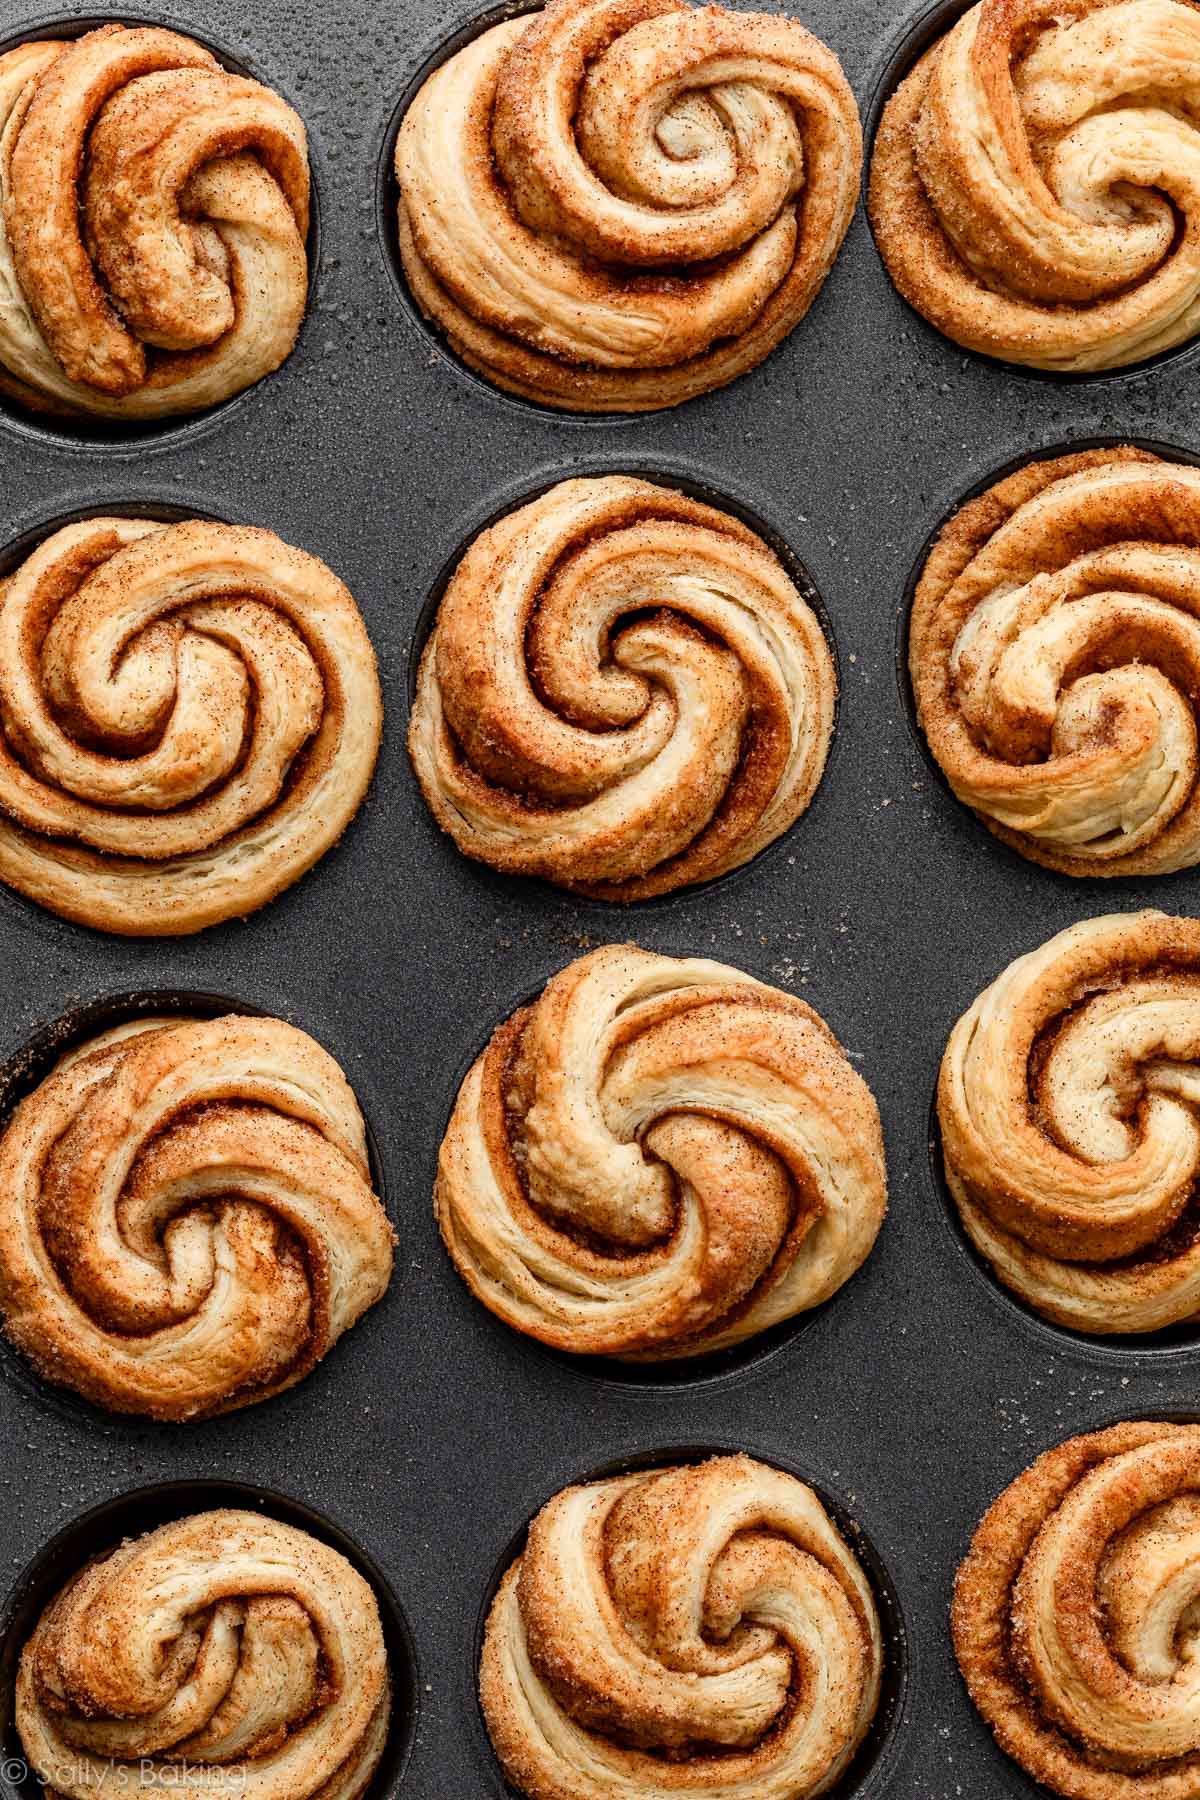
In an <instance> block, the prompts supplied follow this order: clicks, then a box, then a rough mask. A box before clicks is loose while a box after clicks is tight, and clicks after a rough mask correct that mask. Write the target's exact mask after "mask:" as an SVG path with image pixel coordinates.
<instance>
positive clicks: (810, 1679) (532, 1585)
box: [480, 1456, 883, 1800]
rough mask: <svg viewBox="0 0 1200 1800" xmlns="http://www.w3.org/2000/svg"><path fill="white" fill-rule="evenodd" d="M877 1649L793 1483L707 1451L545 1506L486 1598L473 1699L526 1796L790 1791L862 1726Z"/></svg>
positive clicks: (848, 1574) (856, 1741)
mask: <svg viewBox="0 0 1200 1800" xmlns="http://www.w3.org/2000/svg"><path fill="white" fill-rule="evenodd" d="M882 1662H883V1655H882V1646H881V1638H880V1628H879V1620H878V1616H877V1613H876V1609H875V1601H874V1598H873V1596H872V1593H871V1590H870V1587H869V1586H868V1584H867V1581H866V1578H865V1576H864V1575H863V1572H862V1569H861V1568H860V1566H859V1564H858V1562H857V1560H856V1558H855V1557H854V1556H853V1555H852V1554H851V1552H850V1551H849V1549H848V1548H847V1547H846V1544H845V1543H844V1542H843V1540H842V1538H841V1537H840V1536H839V1534H838V1532H837V1531H836V1530H835V1528H834V1526H833V1525H832V1524H831V1522H830V1520H829V1517H828V1515H827V1514H826V1512H825V1510H824V1508H823V1507H822V1505H821V1502H820V1501H819V1500H818V1498H817V1496H816V1495H815V1494H814V1493H813V1492H812V1490H811V1488H807V1487H805V1486H804V1484H803V1483H802V1482H800V1481H797V1480H796V1479H795V1477H794V1476H791V1475H785V1474H782V1473H781V1472H780V1471H779V1470H777V1469H771V1468H767V1467H765V1466H764V1465H763V1464H762V1463H757V1462H752V1461H751V1460H750V1458H749V1457H748V1456H723V1457H719V1458H717V1459H715V1460H714V1461H712V1462H707V1463H703V1464H701V1465H699V1466H697V1467H685V1468H670V1469H652V1470H649V1471H642V1472H641V1473H639V1474H635V1475H625V1476H619V1477H617V1478H616V1479H615V1480H609V1481H600V1482H596V1483H594V1484H592V1485H590V1486H588V1487H576V1488H568V1489H566V1490H565V1491H564V1492H563V1493H561V1494H558V1495H557V1496H556V1497H555V1498H554V1499H553V1500H551V1501H550V1503H549V1505H548V1506H545V1507H544V1508H543V1509H542V1511H541V1512H540V1513H539V1514H538V1516H537V1518H536V1519H535V1520H534V1522H533V1524H532V1525H531V1527H530V1530H529V1537H528V1541H527V1543H526V1546H525V1549H524V1552H523V1553H522V1555H521V1557H520V1560H519V1561H518V1562H516V1563H514V1565H513V1567H512V1568H511V1569H509V1571H508V1573H507V1574H506V1575H505V1577H504V1579H503V1581H502V1582H501V1584H500V1589H499V1592H498V1593H497V1595H496V1599H495V1601H494V1603H493V1605H492V1610H491V1613H490V1615H489V1618H488V1623H487V1630H486V1633H485V1636H484V1644H483V1656H482V1661H481V1667H480V1695H481V1698H482V1701H483V1709H484V1715H485V1717H486V1720H487V1726H488V1731H489V1733H490V1735H491V1739H492V1743H493V1745H494V1747H495V1750H496V1754H497V1755H498V1757H499V1758H500V1761H501V1763H502V1764H503V1766H504V1769H505V1772H506V1774H507V1775H508V1777H509V1779H510V1781H512V1782H513V1784H514V1785H515V1786H516V1787H517V1788H518V1789H519V1790H520V1791H521V1793H522V1794H525V1795H527V1796H528V1800H612V1797H613V1796H614V1795H617V1794H620V1795H626V1796H628V1797H629V1800H672V1797H673V1796H678V1795H680V1794H694V1795H710V1796H712V1800H808V1797H809V1796H813V1795H817V1794H824V1793H827V1792H828V1790H829V1789H830V1787H832V1786H833V1784H834V1783H835V1782H836V1781H837V1780H838V1778H839V1777H840V1776H841V1775H842V1773H843V1772H844V1771H845V1769H846V1768H847V1766H848V1765H849V1763H850V1761H851V1760H852V1758H853V1756H854V1753H855V1751H856V1750H857V1749H858V1747H859V1745H860V1744H861V1743H862V1741H863V1738H864V1737H865V1736H866V1733H867V1730H868V1728H869V1727H870V1724H871V1721H872V1718H873V1717H874V1715H875V1711H876V1708H877V1707H878V1704H879V1692H880V1676H881V1669H882Z"/></svg>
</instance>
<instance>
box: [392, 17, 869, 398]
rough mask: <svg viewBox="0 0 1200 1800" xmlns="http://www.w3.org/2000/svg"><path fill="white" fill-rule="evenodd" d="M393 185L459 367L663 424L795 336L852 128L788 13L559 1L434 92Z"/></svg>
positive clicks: (437, 81)
mask: <svg viewBox="0 0 1200 1800" xmlns="http://www.w3.org/2000/svg"><path fill="white" fill-rule="evenodd" d="M396 175H397V179H398V181H399V184H400V251H401V257H402V260H403V264H404V269H405V272H406V275H407V278H408V283H409V287H410V289H411V291H412V294H413V297H414V298H415V300H416V302H417V304H418V306H419V307H420V309H421V311H422V312H423V313H424V314H425V316H426V318H428V319H429V320H430V321H431V322H432V323H433V324H434V325H436V326H437V327H439V328H440V329H441V330H442V331H444V332H445V333H446V335H447V337H448V338H449V341H450V343H451V345H452V346H453V348H454V349H455V350H456V351H457V352H458V354H459V355H460V356H461V357H462V358H463V360H464V361H465V362H466V363H468V364H469V365H470V366H471V367H472V368H473V369H475V370H477V371H478V372H479V373H480V374H482V375H484V376H486V377H487V378H488V380H490V381H492V382H494V383H496V385H497V386H499V387H501V388H506V389H507V390H508V391H509V392H511V393H514V394H519V395H521V396H523V397H524V398H525V399H527V400H535V401H540V402H541V403H542V404H544V405H548V406H555V407H560V408H563V409H566V410H568V411H573V412H610V411H611V412H649V411H653V410H655V409H657V408H660V407H665V406H676V405H678V404H679V402H680V401H683V400H690V399H692V398H693V397H694V396H695V395H697V394H703V393H707V392H708V391H709V390H710V389H711V388H717V387H722V386H723V385H724V384H725V383H726V382H728V381H732V380H733V379H734V378H735V376H738V375H742V374H744V373H745V372H746V370H747V369H752V368H753V367H754V366H755V365H756V364H757V363H759V362H761V361H762V359H763V358H764V357H765V356H767V355H768V354H769V353H770V352H771V351H772V350H774V349H775V347H776V346H777V345H778V344H780V343H781V342H782V341H783V339H784V338H785V337H787V335H788V333H789V332H791V331H792V330H794V328H795V327H796V326H797V325H798V324H799V322H800V320H801V319H802V318H803V316H804V314H805V313H806V312H807V311H808V308H809V307H810V306H811V304H812V302H813V300H814V299H815V297H816V295H817V293H818V291H819V289H820V288H821V285H822V283H823V282H824V280H825V278H826V276H827V275H828V274H829V271H830V269H831V268H832V266H833V261H834V258H835V256H836V255H837V252H838V249H839V248H840V246H841V242H842V239H843V238H844V237H845V235H846V230H847V228H848V226H849V224H850V219H851V216H852V214H853V212H854V206H855V202H856V200H857V198H858V192H859V184H860V180H861V175H862V131H861V128H860V125H859V120H858V109H857V107H856V105H855V102H854V96H853V94H852V93H851V91H850V88H849V85H848V83H847V81H846V78H845V76H844V74H843V73H842V69H841V65H840V63H839V62H838V60H837V58H836V56H834V54H833V52H832V51H830V50H827V49H826V47H825V46H824V44H821V43H819V42H818V40H817V39H816V38H815V37H813V36H812V34H811V33H810V32H808V31H806V30H805V29H804V27H803V26H802V25H801V24H800V23H799V22H798V21H797V20H795V19H786V18H778V17H775V16H767V15H766V14H764V13H745V12H735V11H733V10H731V9H727V8H725V7H721V6H706V7H694V6H691V5H689V4H688V3H687V0H551V3H550V4H549V5H548V6H547V7H546V8H545V10H544V11H542V12H539V13H536V14H534V15H533V18H532V20H531V19H530V17H529V16H528V15H524V16H522V17H520V18H516V19H510V20H507V21H506V22H505V23H503V24H501V25H497V26H494V27H493V28H492V29H491V30H489V31H485V32H483V33H482V35H481V36H479V37H478V38H476V39H475V40H474V42H473V43H469V44H467V45H466V47H465V48H464V49H462V50H460V51H459V52H458V53H457V54H456V55H455V56H452V57H451V58H450V60H449V61H448V62H446V63H444V64H443V66H442V67H441V68H440V69H438V70H437V71H436V72H435V73H434V74H433V75H431V76H430V77H429V79H428V81H426V83H425V85H424V86H423V87H422V89H421V91H420V93H419V94H418V95H417V97H416V99H415V100H414V102H413V104H412V106H411V107H410V108H409V111H408V113H407V115H406V117H405V119H404V122H403V125H402V127H401V130H400V134H399V139H398V142H397V145H396Z"/></svg>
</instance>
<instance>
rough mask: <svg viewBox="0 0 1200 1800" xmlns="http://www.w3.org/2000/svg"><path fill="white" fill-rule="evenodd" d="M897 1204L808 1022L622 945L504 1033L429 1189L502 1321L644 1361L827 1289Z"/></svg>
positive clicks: (737, 978)
mask: <svg viewBox="0 0 1200 1800" xmlns="http://www.w3.org/2000/svg"><path fill="white" fill-rule="evenodd" d="M886 1203H887V1180H886V1173H885V1169H884V1159H883V1140H882V1135H881V1131H880V1125H879V1114H878V1111H877V1110H876V1106H875V1102H874V1099H873V1098H872V1096H871V1092H870V1090H869V1089H868V1087H867V1086H866V1083H865V1082H864V1081H863V1080H862V1078H861V1077H860V1076H859V1075H858V1074H857V1073H856V1072H855V1070H854V1068H853V1067H852V1065H851V1063H850V1062H849V1060H848V1059H847V1057H846V1055H845V1053H844V1051H843V1050H842V1048H841V1046H840V1045H839V1044H838V1042H837V1040H836V1039H835V1038H834V1036H833V1034H832V1032H831V1031H830V1030H829V1028H828V1026H826V1025H825V1024H824V1023H823V1022H822V1020H821V1019H819V1018H818V1017H817V1015H816V1013H814V1012H813V1011H812V1010H811V1008H809V1007H807V1006H805V1005H804V1004H803V1002H802V1001H800V1000H796V999H794V998H793V997H792V996H791V995H789V994H783V993H780V992H779V991H778V990H777V989H775V988H770V987H766V986H764V985H763V983H761V982H758V981H753V980H751V978H750V977H749V976H747V975H743V974H741V973H740V972H739V971H738V970H737V969H730V968H726V967H725V966H724V965H723V964H721V963H714V962H704V961H701V960H700V959H699V958H692V959H689V960H688V961H676V960H675V959H674V958H672V957H667V956H655V955H652V954H650V953H649V952H647V951H643V950H638V949H636V948H635V947H634V946H633V945H630V944H626V945H617V946H610V947H609V948H606V949H603V950H596V951H594V952H593V953H592V954H591V955H590V956H584V957H581V958H580V959H579V961H578V962H574V963H571V964H570V965H569V966H568V967H567V968H566V969H564V970H563V971H562V973H561V974H560V975H557V976H555V978H554V980H553V981H551V982H550V984H549V986H548V987H547V988H546V990H545V992H544V993H543V994H542V995H541V997H540V998H539V999H538V1000H537V1002H536V1003H535V1004H534V1005H533V1006H530V1007H527V1008H525V1009H523V1010H522V1011H521V1012H519V1013H516V1014H514V1015H513V1017H512V1018H511V1019H509V1020H508V1021H507V1022H506V1023H505V1024H504V1025H502V1026H501V1027H500V1029H499V1030H498V1031H497V1032H496V1034H495V1036H494V1037H493V1039H492V1041H491V1044H490V1046H489V1047H488V1049H487V1050H486V1051H485V1053H484V1054H483V1056H481V1057H480V1058H479V1061H478V1062H477V1063H476V1064H475V1066H474V1068H473V1069H472V1070H471V1072H470V1074H469V1075H468V1076H467V1079H466V1081H465V1082H464V1083H463V1086H462V1090H461V1092H460V1094H459V1097H458V1103H457V1105H456V1107H455V1109H454V1114H453V1117H452V1118H451V1121H450V1125H449V1128H448V1130H447V1132H446V1137H445V1141H444V1142H443V1144H442V1150H441V1157H440V1159H439V1163H438V1176H437V1188H436V1205H437V1213H438V1219H439V1222H440V1224H441V1228H442V1235H443V1237H444V1238H445V1240H446V1245H447V1248H448V1249H449V1251H450V1254H451V1256H452V1257H453V1259H454V1262H455V1264H456V1266H457V1268H458V1270H459V1273H460V1274H461V1275H462V1276H463V1278H464V1280H465V1281H466V1282H467V1284H468V1285H469V1287H470V1288H471V1290H472V1292H473V1293H474V1294H475V1295H476V1296H477V1298H479V1299H480V1300H482V1301H483V1303H484V1305H485V1306H487V1307H489V1308H490V1309H491V1311H492V1312H494V1313H495V1314H496V1315H497V1316H498V1317H499V1318H501V1319H504V1320H505V1321H506V1322H507V1323H508V1324H510V1325H512V1326H515V1328H516V1329H517V1330H518V1331H523V1332H525V1333H527V1334H528V1335H529V1336H531V1337H535V1338H539V1339H540V1340H541V1341H542V1342H543V1343H546V1344H551V1345H553V1346H555V1347H556V1348H558V1349H561V1350H570V1351H577V1352H581V1353H588V1354H591V1355H603V1356H623V1357H641V1358H647V1359H662V1358H670V1357H687V1356H699V1355H704V1354H706V1353H707V1352H709V1351H714V1350H723V1349H726V1348H728V1347H730V1346H731V1345H734V1344H737V1343H740V1342H741V1341H742V1340H743V1339H745V1338H749V1337H752V1336H754V1335H755V1334H756V1333H758V1332H761V1331H765V1330H766V1329H767V1328H768V1327H770V1326H772V1325H776V1324H778V1323H779V1322H780V1321H782V1320H784V1319H788V1318H791V1317H793V1316H794V1315H795V1314H797V1313H800V1312H803V1311H805V1310H807V1309H808V1308H810V1307H813V1306H817V1305H819V1304H820V1303H821V1302H822V1301H824V1300H827V1299H828V1298H829V1297H830V1295H832V1294H834V1293H835V1292H836V1291H837V1289H838V1288H840V1287H841V1286H842V1285H843V1283H844V1282H846V1281H848V1280H849V1278H850V1276H851V1275H853V1274H854V1272H855V1271H856V1270H857V1269H858V1268H859V1266H860V1265H861V1264H862V1263H863V1262H864V1261H865V1259H866V1257H867V1255H868V1254H869V1252H870V1250H871V1247H872V1245H873V1244H874V1242H875V1238H876V1236H877V1234H878V1232H879V1228H880V1225H881V1224H882V1222H883V1216H884V1211H885V1209H886Z"/></svg>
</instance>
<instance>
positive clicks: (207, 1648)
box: [15, 1510, 391, 1800]
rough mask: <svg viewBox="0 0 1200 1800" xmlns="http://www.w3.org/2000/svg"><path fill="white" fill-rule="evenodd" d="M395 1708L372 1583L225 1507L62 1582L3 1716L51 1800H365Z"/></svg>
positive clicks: (291, 1533) (277, 1525)
mask: <svg viewBox="0 0 1200 1800" xmlns="http://www.w3.org/2000/svg"><path fill="white" fill-rule="evenodd" d="M390 1711H391V1692H390V1684H389V1679H388V1661H387V1648H386V1645H385V1642H384V1636H383V1626H382V1624H381V1622H380V1617H379V1605H378V1602H377V1600H376V1598H375V1594H374V1592H373V1591H372V1589H371V1587H370V1584H369V1583H368V1582H367V1581H365V1580H364V1578H363V1577H362V1576H361V1575H360V1574H359V1573H358V1571H357V1569H355V1568H354V1567H353V1566H352V1565H351V1564H350V1563H349V1562H348V1561H347V1560H346V1558H345V1557H344V1556H342V1555H340V1554H339V1552H338V1551H336V1550H333V1549H331V1548H330V1546H329V1545H328V1544H323V1543H321V1542H320V1540H319V1539H317V1538H314V1537H311V1536H310V1535H309V1534H308V1532H305V1531H300V1530H298V1529H297V1528H296V1527H295V1526H293V1525H284V1524H282V1523H281V1522H280V1521H279V1520H277V1519H271V1518H266V1517H264V1516H263V1515H262V1514H261V1513H257V1512H254V1513H251V1512H236V1511H224V1510H223V1511H220V1512H205V1513H196V1514H195V1515H193V1516H192V1517H191V1518H185V1519H179V1520H176V1521H175V1522H173V1523H171V1524H168V1525H162V1526H160V1527H159V1528H158V1530H157V1531H151V1532H149V1533H148V1534H147V1535H146V1536H145V1537H140V1538H134V1539H128V1540H127V1541H126V1542H125V1543H123V1544H121V1545H120V1546H119V1547H118V1548H117V1549H115V1550H113V1551H111V1552H110V1553H109V1554H108V1555H106V1556H101V1557H97V1558H96V1559H95V1560H94V1561H93V1562H90V1563H88V1564H87V1566H86V1567H85V1568H84V1569H82V1570H81V1571H80V1572H79V1573H78V1574H77V1575H75V1576H74V1577H73V1579H72V1580H70V1581H69V1582H68V1583H67V1585H66V1586H65V1587H64V1588H63V1589H62V1591H61V1593H59V1594H58V1595H57V1596H56V1598H55V1599H54V1600H52V1601H51V1603H50V1605H49V1606H48V1607H47V1608H46V1611H45V1612H44V1613H43V1614H42V1616H41V1618H40V1620H39V1621H38V1624H37V1626H36V1628H35V1630H34V1633H33V1636H32V1637H31V1638H30V1640H29V1642H28V1644H26V1646H25V1649H24V1651H23V1653H22V1656H21V1662H20V1667H19V1670H18V1674H17V1683H16V1708H15V1718H16V1726H17V1730H18V1732H19V1733H20V1736H21V1743H22V1746H23V1748H24V1751H25V1755H26V1757H27V1758H28V1760H29V1763H30V1766H31V1767H32V1769H33V1771H34V1772H35V1774H36V1775H38V1776H39V1777H40V1778H41V1780H42V1781H43V1782H45V1783H47V1784H48V1791H49V1793H50V1795H51V1800H53V1797H54V1796H55V1795H57V1796H59V1797H60V1800H116V1796H118V1795H127V1794H130V1793H133V1792H135V1791H136V1792H137V1793H142V1794H160V1795H161V1794H189V1795H200V1794H215V1795H217V1796H218V1797H219V1800H234V1797H235V1796H238V1795H253V1796H254V1800H360V1797H361V1796H363V1795H365V1794H366V1792H367V1789H368V1788H369V1786H370V1783H371V1778H372V1776H373V1775H374V1773H375V1770H376V1769H377V1768H378V1766H379V1762H380V1759H381V1758H382V1756H383V1751H384V1747H385V1744H386V1742H387V1733H388V1720H389V1715H390Z"/></svg>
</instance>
